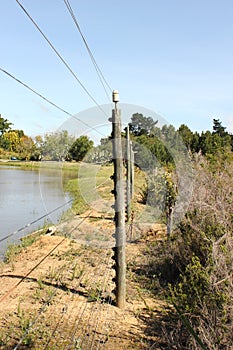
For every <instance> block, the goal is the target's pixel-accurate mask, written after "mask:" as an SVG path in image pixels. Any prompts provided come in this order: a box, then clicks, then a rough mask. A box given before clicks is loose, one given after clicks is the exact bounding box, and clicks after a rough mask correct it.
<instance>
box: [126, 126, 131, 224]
mask: <svg viewBox="0 0 233 350" xmlns="http://www.w3.org/2000/svg"><path fill="white" fill-rule="evenodd" d="M131 167H132V162H131V147H130V138H129V125H128V126H127V130H126V214H127V221H129V220H130V217H131V198H132V190H131V180H132V178H131Z"/></svg>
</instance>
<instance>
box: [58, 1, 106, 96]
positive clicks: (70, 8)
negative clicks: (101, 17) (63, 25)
mask: <svg viewBox="0 0 233 350" xmlns="http://www.w3.org/2000/svg"><path fill="white" fill-rule="evenodd" d="M64 3H65V5H66V7H67V9H68V11H69V13H70V15H71V17H72V19H73V21H74V23H75V25H76V27H77V29H78V31H79V33H80V35H81V38H82V40H83V42H84V45H85V47H86V49H87V51H88V54H89V56H90V58H91V61H92V63H93V65H94V68H95V70H96V73H97V75H98V77H99V80H100V82H101V85H102V87H103V89H104V91H105V94H106V96H107V99H108V100H109V102H111V99H110V97H109V93H108V92H107V89H106V87H105V85H106V86H107V87H108V89H109V91H110V92H111V91H112V89H111V87H110V85H109V84H108V82H107V80H106V78H105V77H104V75H103V72H102V71H101V69H100V67H99V66H98V64H97V62H96V60H95V57H94V55H93V53H92V51H91V49H90V47H89V45H88V43H87V40H86V38H85V37H84V35H83V33H82V31H81V28H80V25H79V23H78V20H77V17H76V16H75V14H74V11H73V9H72V7H71V5H70V2H69V0H64ZM104 84H105V85H104Z"/></svg>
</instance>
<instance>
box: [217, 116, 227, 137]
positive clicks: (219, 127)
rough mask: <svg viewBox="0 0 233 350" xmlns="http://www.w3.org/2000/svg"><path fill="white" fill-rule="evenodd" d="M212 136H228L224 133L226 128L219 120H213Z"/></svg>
mask: <svg viewBox="0 0 233 350" xmlns="http://www.w3.org/2000/svg"><path fill="white" fill-rule="evenodd" d="M213 123H214V125H213V134H217V135H219V136H221V137H224V136H226V135H228V132H227V131H225V130H226V127H224V126H222V122H221V121H220V120H219V119H213Z"/></svg>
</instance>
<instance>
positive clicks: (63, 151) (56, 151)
mask: <svg viewBox="0 0 233 350" xmlns="http://www.w3.org/2000/svg"><path fill="white" fill-rule="evenodd" d="M73 142H74V137H73V136H70V135H69V134H68V131H66V130H63V131H61V132H56V133H52V134H46V135H45V138H44V144H43V147H42V154H43V157H45V158H46V159H48V160H57V161H63V160H65V159H66V158H67V156H68V153H69V149H70V147H71V145H72V144H73Z"/></svg>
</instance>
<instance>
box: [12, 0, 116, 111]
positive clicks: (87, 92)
mask: <svg viewBox="0 0 233 350" xmlns="http://www.w3.org/2000/svg"><path fill="white" fill-rule="evenodd" d="M15 1H16V2H17V4H18V5H19V6H20V8H21V9H22V10H23V12H24V13H25V14H26V16H27V17H28V18H29V19H30V21H31V22H32V23H33V25H34V26H35V27H36V29H37V30H38V31H39V32H40V34H41V35H42V37H43V38H44V39H45V40H46V42H47V43H48V44H49V46H50V47H51V49H52V50H53V51H54V52H55V54H56V55H57V56H58V57H59V59H60V60H61V62H62V63H63V64H64V65H65V67H66V68H67V69H68V71H69V72H70V73H71V75H72V76H73V77H74V78H75V80H76V81H77V82H78V84H79V85H80V86H81V88H82V89H83V90H84V91H85V93H86V94H87V95H88V96H89V98H90V99H91V100H92V101H93V102H94V104H95V105H96V106H97V107H98V108H99V109H100V110H101V111H102V113H103V114H104V115H105V116H107V117H109V116H108V115H107V114H106V113H105V111H104V110H103V109H102V107H101V106H100V105H99V103H98V102H97V101H96V100H95V98H94V97H93V96H92V95H91V93H90V92H89V91H88V90H87V88H86V87H85V86H84V84H83V83H82V82H81V81H80V80H79V78H78V77H77V75H76V74H75V73H74V71H73V70H72V69H71V68H70V66H69V65H68V63H67V62H66V61H65V59H64V58H63V57H62V56H61V54H60V53H59V52H58V50H57V49H56V48H55V46H54V45H53V44H52V42H51V41H50V40H49V39H48V38H47V36H46V35H45V34H44V32H43V31H42V30H41V29H40V27H39V25H38V24H37V23H36V22H35V20H34V19H33V18H32V17H31V15H30V14H29V13H28V11H27V10H26V9H25V7H24V6H23V5H22V4H21V3H20V1H19V0H15Z"/></svg>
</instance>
